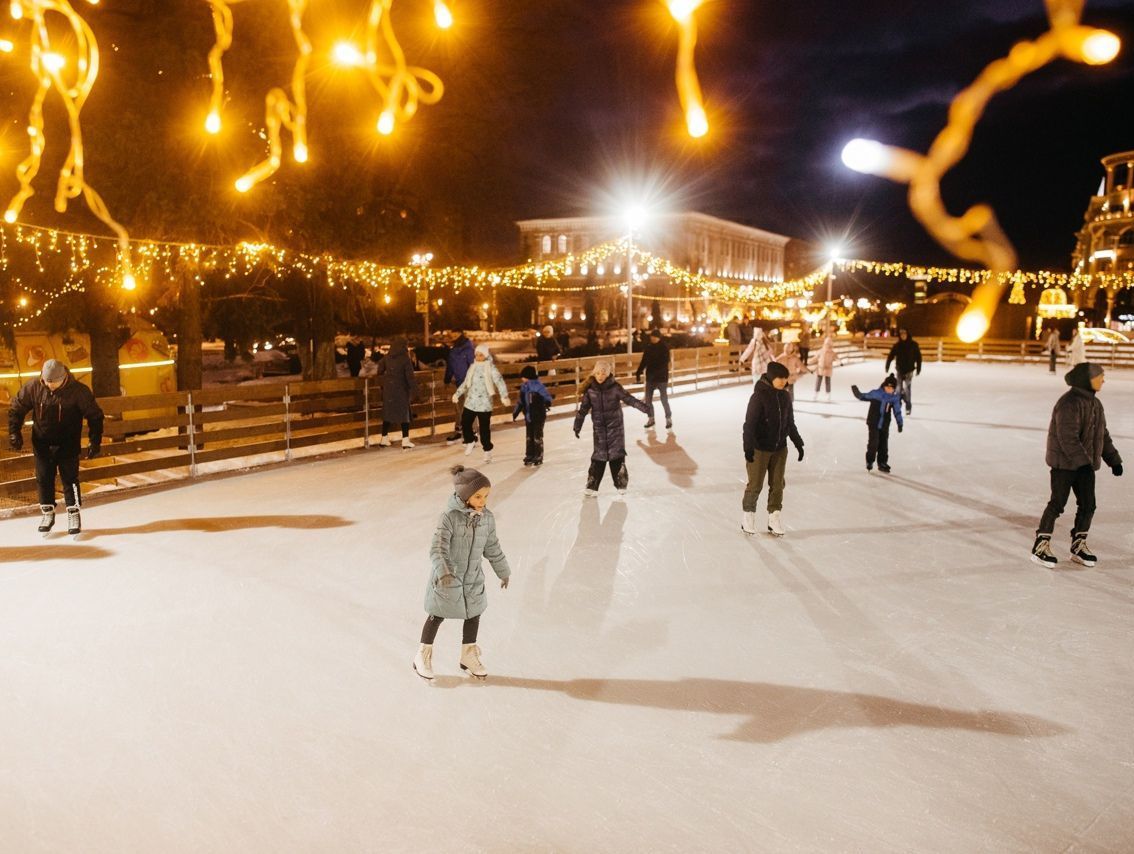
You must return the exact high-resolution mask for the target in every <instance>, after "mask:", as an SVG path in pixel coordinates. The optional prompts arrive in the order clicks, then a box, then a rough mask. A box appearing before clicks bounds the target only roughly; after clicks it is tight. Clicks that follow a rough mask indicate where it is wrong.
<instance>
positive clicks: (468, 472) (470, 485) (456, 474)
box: [449, 466, 492, 501]
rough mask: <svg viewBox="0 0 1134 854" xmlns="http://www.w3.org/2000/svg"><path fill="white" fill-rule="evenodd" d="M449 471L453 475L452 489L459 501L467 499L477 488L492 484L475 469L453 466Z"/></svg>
mask: <svg viewBox="0 0 1134 854" xmlns="http://www.w3.org/2000/svg"><path fill="white" fill-rule="evenodd" d="M449 472H450V473H451V474H452V475H453V491H454V492H456V493H457V497H458V498H460V499H461V501H468V500H469V499H470V498H471V497H472V496H473V493H475V492H476V491H477V490H480V489H483V488H484V487H486V486H492V482H491V481H489V479H488V478H487V477H485V476H484V475H483V474H481V473H480V472H478V471H477V470H476V469H467V468H465V467H464V466H453V467H452V468H451V469H449Z"/></svg>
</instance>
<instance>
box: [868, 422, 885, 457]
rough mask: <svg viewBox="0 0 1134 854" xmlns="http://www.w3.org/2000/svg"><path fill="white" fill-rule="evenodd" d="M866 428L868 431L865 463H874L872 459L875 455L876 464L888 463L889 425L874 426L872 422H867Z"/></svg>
mask: <svg viewBox="0 0 1134 854" xmlns="http://www.w3.org/2000/svg"><path fill="white" fill-rule="evenodd" d="M866 429H867V430H869V431H870V432H869V433H868V435H867V437H866V464H867V465H868V466H872V465H874V459H875V457H877V459H878V465H880V466H885V465H889V464H890V425H889V424H887V425H886V426H885V427H876V426H875V425H873V424H867V425H866Z"/></svg>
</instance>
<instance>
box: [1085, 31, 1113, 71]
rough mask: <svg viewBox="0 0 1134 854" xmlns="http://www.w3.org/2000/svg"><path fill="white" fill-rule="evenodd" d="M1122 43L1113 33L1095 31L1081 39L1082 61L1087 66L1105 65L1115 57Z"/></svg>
mask: <svg viewBox="0 0 1134 854" xmlns="http://www.w3.org/2000/svg"><path fill="white" fill-rule="evenodd" d="M1121 47H1122V41H1121V40H1120V39H1119V38H1118V36H1116V35H1115V34H1114V33H1111V32H1107V31H1106V30H1095V31H1094V32H1093V33H1091V34H1090V35H1089V36H1087V37H1086V38H1085V39H1083V47H1082V53H1083V61H1084V62H1085V63H1087V64H1088V65H1106V64H1107V63H1108V62H1110V61H1111V60H1112V59H1114V58H1115V57H1116V56H1118V51H1119V49H1120V48H1121Z"/></svg>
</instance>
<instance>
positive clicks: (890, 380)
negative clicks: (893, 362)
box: [882, 374, 898, 388]
mask: <svg viewBox="0 0 1134 854" xmlns="http://www.w3.org/2000/svg"><path fill="white" fill-rule="evenodd" d="M882 385H884V386H893V387H894V388H897V387H898V378H897V377H895V376H894V375H893V374H890V375H889V376H887V377H886V379H884V380H882Z"/></svg>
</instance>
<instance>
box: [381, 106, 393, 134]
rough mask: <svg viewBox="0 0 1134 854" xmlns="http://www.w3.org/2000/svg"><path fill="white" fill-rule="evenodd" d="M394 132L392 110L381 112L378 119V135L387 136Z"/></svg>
mask: <svg viewBox="0 0 1134 854" xmlns="http://www.w3.org/2000/svg"><path fill="white" fill-rule="evenodd" d="M393 132H394V113H393V111H392V110H383V111H382V115H380V116H379V117H378V133H380V134H382V136H389V135H390V134H392V133H393Z"/></svg>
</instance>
